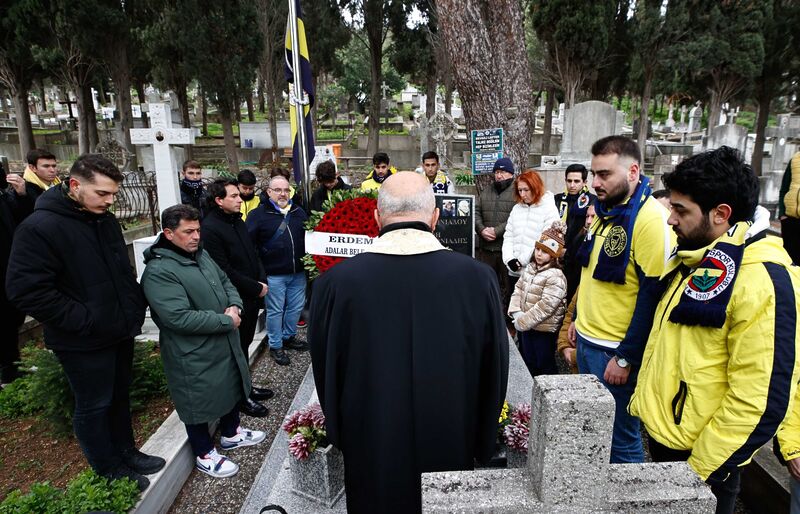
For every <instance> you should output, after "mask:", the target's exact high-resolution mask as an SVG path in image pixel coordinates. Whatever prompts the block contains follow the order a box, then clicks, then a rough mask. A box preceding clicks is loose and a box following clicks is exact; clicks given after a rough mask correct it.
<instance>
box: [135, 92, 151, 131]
mask: <svg viewBox="0 0 800 514" xmlns="http://www.w3.org/2000/svg"><path fill="white" fill-rule="evenodd" d="M134 89H136V96H137V97H139V110H140V111H141V115H140V116H139V119H140V120H142V126H143V127H144V128H148V127H149V126H150V122H149V120H148V119H147V113H145V112H144V109H143V108H142V107H144V104H145V101H146V99H145V96H144V84H143V83H141V82H137V83H136V84H135V85H134Z"/></svg>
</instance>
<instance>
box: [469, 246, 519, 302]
mask: <svg viewBox="0 0 800 514" xmlns="http://www.w3.org/2000/svg"><path fill="white" fill-rule="evenodd" d="M477 256H478V260H479V261H481V262H483V263H485V264H488V265H489V267H490V268H492V269H493V270H494V273H495V275H497V282H498V284H499V286H500V301H501V302H503V309H504V310H503V314H505V312H506V311H507V310H508V303H509V302H510V301H511V295H512V294H513V293H514V287H513V285H512V284H510V279H511V278H512V277H510V276H509V275H508V268H506V265H505V263H504V262H503V254H502V252H500V251H497V252H490V251H488V250H484V249H482V248H478V253H477ZM513 278H515V279H516V278H517V277H513ZM514 284H516V281H515V282H514Z"/></svg>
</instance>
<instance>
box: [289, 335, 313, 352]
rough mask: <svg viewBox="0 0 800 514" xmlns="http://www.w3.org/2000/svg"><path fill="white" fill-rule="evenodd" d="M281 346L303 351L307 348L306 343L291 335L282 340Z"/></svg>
mask: <svg viewBox="0 0 800 514" xmlns="http://www.w3.org/2000/svg"><path fill="white" fill-rule="evenodd" d="M283 347H284V348H288V349H290V350H298V351H305V350H308V343H306V342H305V341H304V340H302V339H300V338H299V337H297V336H292V337H290V338H289V339H287V340H285V341H284V342H283Z"/></svg>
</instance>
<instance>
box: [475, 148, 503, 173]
mask: <svg viewBox="0 0 800 514" xmlns="http://www.w3.org/2000/svg"><path fill="white" fill-rule="evenodd" d="M502 156H503V152H490V153H474V154H472V174H473V175H479V174H481V173H491V172H492V168H494V163H495V161H496V160H497V159H499V158H500V157H502Z"/></svg>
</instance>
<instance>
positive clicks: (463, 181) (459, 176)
mask: <svg viewBox="0 0 800 514" xmlns="http://www.w3.org/2000/svg"><path fill="white" fill-rule="evenodd" d="M454 179H455V181H456V185H457V186H473V185H475V175H473V174H472V173H469V172H467V173H456V174H455V176H454Z"/></svg>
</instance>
